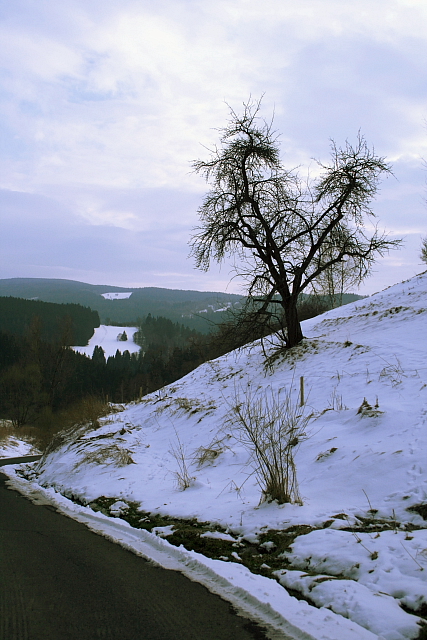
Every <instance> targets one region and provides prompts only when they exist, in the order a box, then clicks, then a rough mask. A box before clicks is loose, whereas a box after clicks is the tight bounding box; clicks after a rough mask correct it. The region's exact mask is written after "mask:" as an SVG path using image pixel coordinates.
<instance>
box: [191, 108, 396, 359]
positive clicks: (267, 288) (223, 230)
mask: <svg viewBox="0 0 427 640" xmlns="http://www.w3.org/2000/svg"><path fill="white" fill-rule="evenodd" d="M259 110H260V102H256V103H254V102H249V103H247V104H245V105H244V109H243V113H242V115H238V114H237V113H235V112H234V111H233V110H230V111H231V119H230V121H229V123H228V125H227V126H226V127H224V128H223V129H221V134H222V135H221V141H220V145H219V146H217V147H215V148H214V149H213V150H212V151H211V156H210V158H209V159H208V160H197V161H195V162H194V163H193V167H194V169H195V171H196V172H197V173H200V174H201V175H203V176H204V177H205V178H206V180H207V182H208V183H209V184H210V185H211V190H210V191H209V192H208V194H207V195H206V196H205V198H204V201H203V204H202V206H201V207H200V209H199V216H200V223H201V224H200V226H199V227H197V228H196V229H195V233H194V235H193V236H192V239H191V241H190V244H191V248H192V255H193V256H194V258H195V261H196V266H197V267H198V268H201V269H204V270H208V268H209V266H210V264H211V261H217V262H221V261H223V260H224V259H225V258H226V257H227V256H231V255H233V256H234V258H235V261H236V271H237V274H238V275H239V276H243V277H246V278H247V283H248V294H249V297H250V298H251V299H252V300H255V301H256V302H257V303H258V305H257V310H258V312H257V315H258V317H261V318H264V321H265V319H266V318H267V319H271V317H272V318H273V319H272V322H271V324H272V325H275V326H277V323H279V327H280V330H281V332H282V334H283V339H284V340H285V344H286V345H287V346H288V347H292V346H294V345H296V344H298V343H299V342H300V341H301V340H302V338H303V335H302V331H301V326H300V322H299V320H298V313H297V301H298V296H299V295H300V293H302V292H303V291H315V286H316V283H318V282H319V278H321V277H322V276H324V275H325V274H327V273H328V272H329V273H331V272H334V270H335V269H336V268H338V267H339V268H341V266H342V265H343V263H344V265H346V268H347V269H348V272H349V273H351V277H352V280H353V282H354V283H355V284H359V283H360V282H361V281H362V280H363V279H364V278H366V276H367V275H368V274H369V273H370V271H371V269H372V265H373V263H374V261H375V259H376V257H377V256H378V255H383V254H384V253H385V252H387V251H388V250H389V249H390V248H392V247H396V246H398V245H399V244H400V241H399V240H388V239H387V236H386V235H385V234H384V233H381V232H379V231H378V229H377V228H376V227H375V228H374V229H373V231H372V232H371V233H369V232H368V231H367V229H366V226H365V225H366V220H367V219H368V218H374V217H375V214H374V212H373V211H372V210H371V208H370V206H369V204H370V202H371V200H372V199H373V197H374V196H375V194H376V192H377V188H378V184H379V180H380V176H381V174H387V173H390V172H391V169H390V166H389V165H388V164H387V163H386V162H385V160H384V158H381V157H379V156H377V155H375V153H374V151H373V150H371V149H369V148H368V146H367V144H366V142H365V140H364V138H363V137H362V136H361V135H359V136H358V138H357V142H356V144H355V146H354V147H353V146H351V144H350V143H349V142H346V143H345V146H344V147H343V148H340V147H338V146H337V145H336V144H335V143H334V142H332V146H331V161H330V163H329V164H328V165H323V164H321V163H319V165H320V168H321V175H320V177H319V178H318V179H316V180H309V179H307V180H305V181H304V180H302V178H301V177H300V176H299V174H298V173H297V172H296V171H295V170H292V171H288V170H286V169H285V168H284V167H283V166H282V164H281V161H280V157H279V145H278V139H277V135H276V134H275V132H274V131H273V129H272V124H271V123H267V122H266V121H265V120H263V119H261V118H260V117H259V115H258V114H259ZM274 309H277V311H274ZM272 310H273V311H272Z"/></svg>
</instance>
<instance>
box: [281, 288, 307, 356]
mask: <svg viewBox="0 0 427 640" xmlns="http://www.w3.org/2000/svg"><path fill="white" fill-rule="evenodd" d="M283 306H284V310H285V318H286V335H287V344H286V346H287V347H295V345H297V344H299V343H300V342H301V340H302V339H303V337H304V336H303V335H302V330H301V325H300V321H299V320H298V312H297V298H294V297H291V298H289V299H288V300H286V301H284V304H283Z"/></svg>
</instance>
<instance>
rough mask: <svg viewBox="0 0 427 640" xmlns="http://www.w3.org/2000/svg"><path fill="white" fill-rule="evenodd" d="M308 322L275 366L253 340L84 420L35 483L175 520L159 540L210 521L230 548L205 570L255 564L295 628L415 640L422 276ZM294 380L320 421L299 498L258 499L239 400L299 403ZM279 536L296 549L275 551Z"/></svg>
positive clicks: (426, 509)
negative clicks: (185, 522)
mask: <svg viewBox="0 0 427 640" xmlns="http://www.w3.org/2000/svg"><path fill="white" fill-rule="evenodd" d="M303 331H304V335H305V336H306V338H305V340H304V341H303V343H302V344H301V345H299V346H298V347H296V348H294V349H292V350H291V351H289V352H287V353H282V354H280V355H279V356H278V357H276V358H271V360H270V364H269V366H268V367H266V366H265V358H264V355H263V353H262V350H261V349H260V347H259V345H255V346H252V348H250V349H249V348H248V349H246V350H243V351H241V352H235V353H232V354H229V355H227V356H224V357H222V358H220V359H218V360H215V361H212V362H208V363H206V364H204V365H202V366H201V367H199V368H198V369H197V370H195V371H194V372H192V373H191V374H189V375H188V376H186V377H185V378H183V379H182V380H180V381H178V382H176V383H174V384H173V385H170V386H169V387H166V388H165V389H163V390H161V391H160V392H157V393H155V394H152V395H150V396H147V397H145V398H144V399H143V401H142V402H140V403H136V404H131V405H128V406H126V408H125V409H124V411H122V412H119V413H116V414H113V415H111V416H109V417H108V418H106V419H104V420H103V421H101V422H102V424H101V426H100V427H99V428H96V429H93V428H82V429H81V430H80V432H78V433H77V434H76V435H75V436H74V437H71V438H68V440H66V441H65V443H63V445H62V446H60V447H59V448H58V449H57V450H55V451H53V452H52V453H51V454H50V455H48V456H47V457H46V458H45V459H43V460H42V461H41V463H40V464H39V465H38V467H36V473H35V474H34V475H33V476H32V478H33V480H35V481H37V483H39V484H40V485H42V486H43V487H46V488H54V489H56V490H57V491H59V492H61V493H62V494H63V495H65V496H68V497H72V498H73V499H74V500H76V499H77V500H78V501H80V502H81V503H83V504H84V505H88V504H90V503H91V504H92V506H93V507H94V508H96V509H99V508H100V505H101V504H103V505H104V511H105V505H107V507H108V508H109V509H110V511H109V513H110V515H111V516H120V515H122V517H124V516H125V515H126V512H127V510H129V509H130V508H131V507H132V508H133V509H137V510H138V509H139V510H140V511H141V513H142V512H143V514H145V515H144V517H148V516H147V515H146V514H153V513H154V514H156V515H157V516H159V517H161V516H168V517H170V518H171V520H170V522H171V523H172V524H170V526H169V528H168V527H167V526H165V527H159V528H158V529H159V530H158V531H157V534H159V535H162V536H163V537H165V536H166V537H168V536H172V537H171V538H170V540H173V532H174V530H176V527H177V526H178V525H177V524H176V522H175V521H173V520H172V519H173V518H175V519H176V518H185V519H191V518H197V520H199V521H200V522H203V523H210V525H209V526H208V529H207V530H205V534H206V537H208V538H209V536H210V537H211V539H212V540H213V539H214V538H215V536H216V537H218V536H219V537H221V535H222V536H223V542H224V544H223V548H222V552H221V556H220V557H221V559H222V560H221V559H220V560H210V561H209V563H210V564H209V567H210V568H211V569H212V570H215V571H216V572H217V573H218V574H220V575H225V573H227V572H228V573H227V576H228V579H229V580H231V582H232V581H233V575H234V576H237V575H239V576H241V575H243V574H242V572H246V573H245V574H244V575H245V576H246V577H245V579H244V580H243V578H239V579H238V578H235V580H236V582H235V584H236V585H237V584H238V585H239V588H240V589H246V590H247V592H248V593H249V594H252V595H253V596H254V597H258V598H261V599H262V597H264V596H260V595H259V592H261V591H262V592H263V593H265V594H266V595H265V597H264V600H265V602H267V603H269V605H271V607H273V609H274V610H275V611H276V612H277V613H278V614H280V615H281V616H283V617H284V618H286V619H287V620H290V621H291V622H292V625H293V628H294V629H296V630H297V631H294V633H295V637H301V638H302V637H313V638H329V639H331V638H337V640H338V639H340V640H346V639H347V638H348V639H350V638H375V637H380V638H386V639H387V640H401V639H403V638H416V637H418V634H419V633H420V630H421V628H420V624H419V623H420V622H422V621H421V618H419V617H418V616H417V615H416V613H417V612H418V613H419V614H420V615H424V616H426V614H427V529H426V526H427V522H426V520H424V519H423V517H422V515H423V516H424V517H425V518H427V463H426V450H427V360H426V332H427V274H422V275H420V276H417V277H415V278H413V279H411V280H409V281H408V282H405V283H402V284H398V285H395V286H393V287H391V288H389V289H387V290H386V291H384V292H382V293H378V294H376V295H374V296H371V297H370V298H366V299H363V300H360V301H358V302H355V303H353V304H350V305H347V306H345V307H340V308H338V309H335V310H333V311H330V312H328V313H326V314H324V315H322V316H319V317H317V318H313V319H312V320H309V321H306V322H305V323H303ZM301 376H303V377H304V383H305V395H306V405H305V409H304V410H305V415H306V416H307V418H308V417H309V416H311V418H310V420H309V422H308V424H307V426H306V428H305V434H306V435H305V436H302V437H300V438H299V440H298V442H296V444H295V448H294V454H295V463H296V470H297V478H298V482H299V492H300V495H301V499H302V503H303V504H302V505H300V504H282V505H278V504H277V503H275V502H274V503H268V502H266V501H264V502H260V499H261V497H262V495H261V488H260V486H259V484H258V476H257V474H256V465H255V461H254V458H253V456H251V452H250V451H249V450H248V448H247V446H246V444H245V442H244V438H243V435H242V431H241V429H239V425H238V423H237V421H236V411H235V408H236V407H238V406H244V404H245V402H246V401H247V399H248V398H252V400H256V399H261V400H262V398H263V397H267V398H268V397H270V398H275V399H276V400H280V398H285V397H287V398H288V400H289V398H292V403H293V405H294V407H295V408H296V407H298V406H299V401H300V396H299V393H300V378H301ZM280 390H281V391H280ZM280 394H282V395H280ZM177 474H178V475H177ZM184 480H185V481H186V482H184ZM186 483H188V484H189V485H190V486H189V487H188V488H186V489H185V490H182V486H183V484H186ZM101 496H104V497H105V498H111V499H112V500H110V501H105V500H104V502H103V503H102V500H99V498H100V497H101ZM97 500H98V502H97ZM135 505H136V506H135ZM86 511H87V512H89V511H90V509H87V510H86ZM141 520H143V517H142V516H141ZM174 522H175V524H174ZM141 526H142V525H141ZM209 527H210V528H209ZM205 529H206V527H205ZM278 532H279V533H278ZM280 532H282V533H283V535H285V534H286V535H287V536H288V537H287V538H286V540H288V543H287V544H286V545H285V546H284V547H283V549H282V550H281V551H280V553H277V548H278V547H280V535H282V534H281V533H280ZM154 533H155V532H154ZM205 534H203V535H205ZM147 535H148V534H147ZM150 535H152V534H150ZM224 536H225V537H224ZM227 536H228V540H229V542H228V544H229V547H228V548H227V550H225V551H224V547H226V542H227ZM164 544H167V543H166V542H165V543H164ZM212 544H213V543H212ZM192 548H194V547H192ZM275 550H276V552H275ZM250 553H252V554H253V555H254V558H255V556H256V557H257V558H258V557H259V558H260V561H259V563H258V564H256V558H255V559H253V561H252V562H253V564H252V565H251V564H250V563H249V560H248V561H247V562H246V560H245V558H246V556H245V557H244V554H246V555H247V557H248V558H249V555H250ZM188 554H190V555H191V554H193V556H194V557H196V556H197V557H198V558H199V559H200V557H201V556H200V554H197V553H195V552H193V551H191V552H188ZM193 556H192V557H193ZM218 557H219V556H218ZM215 563H216V564H215ZM245 564H246V566H250V567H252V566H253V567H256V569H255V568H254V569H253V570H254V571H256V574H257V575H253V576H252V577H250V576H251V574H250V573H249V571H248V570H247V569H245V568H244V565H245ZM213 567H215V569H213ZM218 567H222V568H218ZM224 567H226V568H225V569H224ZM233 568H234V569H233ZM233 572H234V573H233ZM239 572H240V573H239ZM239 580H240V582H239ZM242 581H243V582H242ZM251 581H252V582H251ZM260 581H263V582H262V585H261V582H260ZM277 581H278V582H280V584H281V585H282V586H281V587H279V584H278V582H277ZM260 585H261V586H260ZM268 585H270V586H271V589H270V587H269V586H268ZM283 587H287V588H290V589H292V594H293V595H297V596H298V597H299V598H301V597H303V598H306V599H307V601H308V604H307V602H304V601H303V600H296V599H295V598H293V597H291V596H289V595H288V594H287V593H286V591H285V589H284V588H283ZM236 588H237V587H236ZM269 589H270V591H269ZM277 589H279V590H280V589H281V590H282V591H281V593H282V596H278V595H277ZM268 594H270V595H268ZM280 598H282V600H281V599H280ZM326 607H327V609H326ZM304 621H305V622H304ZM310 625H311V626H310ZM298 629H299V630H300V633H301V634H303V632H304V633H307V634H309V635H307V636H303V635H298ZM316 629H317V631H316ZM421 632H422V630H421ZM310 634H311V635H310ZM420 637H421V636H420ZM423 637H425V636H423Z"/></svg>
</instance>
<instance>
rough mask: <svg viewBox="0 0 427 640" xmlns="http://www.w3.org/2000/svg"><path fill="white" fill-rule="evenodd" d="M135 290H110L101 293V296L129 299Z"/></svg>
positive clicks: (106, 298)
mask: <svg viewBox="0 0 427 640" xmlns="http://www.w3.org/2000/svg"><path fill="white" fill-rule="evenodd" d="M132 293H133V291H123V292H120V293H117V291H113V292H109V293H101V296H102V297H103V298H105V300H127V299H128V298H130V297H131V295H132Z"/></svg>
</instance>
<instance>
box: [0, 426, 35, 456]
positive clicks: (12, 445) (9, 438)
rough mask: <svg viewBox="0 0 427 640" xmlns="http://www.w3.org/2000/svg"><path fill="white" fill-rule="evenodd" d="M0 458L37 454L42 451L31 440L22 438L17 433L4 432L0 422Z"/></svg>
mask: <svg viewBox="0 0 427 640" xmlns="http://www.w3.org/2000/svg"><path fill="white" fill-rule="evenodd" d="M0 436H1V439H0V458H18V457H19V456H29V455H37V454H39V453H40V451H39V450H38V449H36V448H35V447H34V445H33V444H32V443H31V442H28V441H25V440H22V438H18V437H17V436H15V435H6V434H4V433H3V428H2V425H1V424H0Z"/></svg>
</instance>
